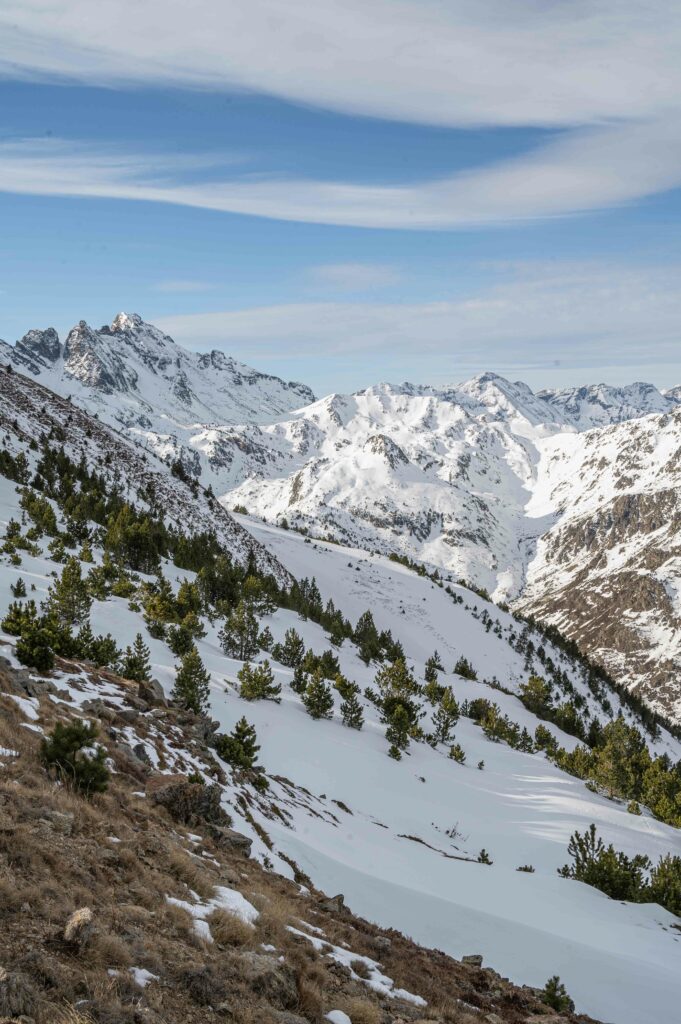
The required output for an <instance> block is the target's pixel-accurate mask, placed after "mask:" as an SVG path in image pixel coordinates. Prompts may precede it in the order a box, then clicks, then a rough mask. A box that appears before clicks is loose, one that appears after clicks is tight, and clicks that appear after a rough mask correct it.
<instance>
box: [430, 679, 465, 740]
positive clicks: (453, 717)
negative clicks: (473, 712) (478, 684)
mask: <svg viewBox="0 0 681 1024" xmlns="http://www.w3.org/2000/svg"><path fill="white" fill-rule="evenodd" d="M458 721H459V705H458V704H457V702H456V698H455V697H454V694H453V693H452V691H451V689H450V688H449V687H448V688H447V689H446V690H445V692H444V694H443V695H442V700H441V701H440V706H439V707H438V709H437V711H436V712H435V714H434V715H433V728H434V733H433V739H434V740H435V742H436V743H449V741H450V739H451V736H452V729H453V728H454V726H455V725H456V723H457V722H458Z"/></svg>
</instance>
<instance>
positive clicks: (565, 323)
mask: <svg viewBox="0 0 681 1024" xmlns="http://www.w3.org/2000/svg"><path fill="white" fill-rule="evenodd" d="M680 284H681V267H680V266H664V267H658V266H641V267H626V266H608V267H605V266H602V265H599V264H595V263H590V262H587V263H574V264H570V263H567V264H563V265H561V264H554V263H547V264H535V263H532V264H525V263H521V264H516V265H511V266H509V267H508V269H507V272H506V273H505V274H504V275H503V276H502V277H501V278H500V279H499V278H498V276H497V282H496V283H495V284H488V285H487V286H484V287H483V286H481V287H479V288H478V289H477V290H475V291H471V292H470V293H469V294H467V295H464V296H462V297H459V298H457V299H456V300H453V299H452V300H447V299H446V300H444V301H441V302H429V303H394V304H386V303H357V302H352V303H341V302H324V303H298V304H289V305H280V306H269V307H259V308H252V309H242V310H233V311H226V312H215V313H203V314H196V315H189V316H173V317H161V318H160V319H158V320H157V322H158V323H159V326H161V327H162V328H163V329H164V330H165V331H167V332H168V333H169V334H171V335H172V336H173V337H175V338H177V340H178V341H180V342H181V343H183V344H185V345H188V346H189V347H191V348H197V349H203V348H207V347H217V348H223V349H225V350H228V351H232V352H233V353H234V354H236V355H240V356H241V357H242V358H245V359H249V358H250V359H253V358H255V357H254V355H253V353H254V352H256V351H257V358H258V359H260V360H261V361H262V360H263V359H267V360H268V361H269V360H270V359H277V360H279V359H283V360H288V359H290V358H291V357H293V356H296V357H302V358H308V359H309V358H310V357H313V356H314V360H315V362H316V363H321V364H322V366H324V365H326V367H327V368H328V366H329V365H330V364H332V363H333V362H334V361H341V362H343V361H350V362H352V364H353V366H354V365H356V366H357V367H358V368H359V369H361V370H363V371H364V372H363V379H364V381H365V383H369V382H370V381H372V379H373V376H374V371H373V370H372V369H371V368H370V367H371V366H372V365H373V362H375V364H376V365H378V366H380V370H379V371H378V372H379V373H380V375H381V377H382V378H385V377H386V376H388V377H389V376H391V375H392V374H394V373H397V374H400V375H402V374H404V373H407V372H411V373H412V374H413V375H414V376H415V377H416V379H418V380H445V379H449V380H454V379H459V378H461V377H463V376H466V375H467V374H468V373H470V372H476V371H477V370H483V369H494V370H497V371H499V372H505V373H509V374H511V375H516V376H518V377H526V378H529V379H530V381H532V380H535V381H536V380H539V382H540V383H550V382H552V381H554V380H556V379H558V377H559V376H560V375H564V374H566V373H567V374H569V375H570V379H571V381H572V382H579V381H582V382H583V381H584V380H592V378H593V376H594V374H595V373H598V374H601V373H602V374H603V375H606V376H608V375H609V376H610V377H611V378H613V379H614V378H617V379H619V380H622V379H626V378H628V377H629V376H631V375H632V374H634V375H636V376H641V375H642V376H644V377H648V376H650V373H651V372H652V368H653V367H654V368H655V372H656V373H657V375H658V376H659V375H660V374H663V373H665V372H669V368H670V367H673V366H676V367H677V368H678V338H679V330H678V325H679V323H680V322H681V288H680V287H679V285H680ZM643 352H644V353H645V359H642V356H641V353H643ZM374 357H376V358H375V360H374ZM372 361H373V362H372ZM642 364H643V365H642ZM320 375H321V376H322V377H324V376H325V374H324V373H321V374H320ZM326 376H327V379H328V375H326ZM355 379H356V376H355ZM400 379H401V377H400ZM658 383H661V384H666V385H670V384H675V383H677V380H676V378H673V379H666V380H664V379H660V380H658Z"/></svg>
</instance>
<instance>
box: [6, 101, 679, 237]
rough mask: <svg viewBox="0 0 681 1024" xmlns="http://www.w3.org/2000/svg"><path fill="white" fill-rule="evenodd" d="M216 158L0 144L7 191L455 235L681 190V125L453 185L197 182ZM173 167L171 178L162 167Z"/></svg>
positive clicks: (598, 138)
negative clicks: (188, 158)
mask: <svg viewBox="0 0 681 1024" xmlns="http://www.w3.org/2000/svg"><path fill="white" fill-rule="evenodd" d="M215 162H216V158H215V156H212V157H211V158H210V159H209V158H205V159H204V158H202V157H200V156H199V157H196V158H194V159H192V160H191V161H189V162H188V161H186V160H184V159H177V158H175V157H173V156H171V155H169V156H167V157H165V156H159V155H154V156H150V155H148V154H139V153H137V154H136V153H127V154H126V153H124V152H121V151H120V150H116V151H107V150H97V149H95V148H93V147H89V146H84V145H83V146H78V145H74V144H70V143H66V142H60V141H59V140H37V141H36V140H25V141H23V142H22V141H19V142H12V143H5V144H3V145H0V191H4V192H14V193H23V194H37V195H55V196H81V197H91V198H94V197H100V198H114V199H128V200H136V201H147V202H160V203H170V204H175V205H182V206H191V207H196V208H200V209H209V210H218V211H223V212H229V213H238V214H247V215H251V216H258V217H268V218H274V219H278V220H288V221H304V222H310V223H317V224H332V225H342V226H355V227H366V228H386V229H390V228H402V229H434V230H439V229H455V228H469V227H479V226H485V225H499V224H511V223H514V222H522V221H526V220H532V219H535V218H545V217H560V216H566V215H570V214H575V213H581V212H586V211H589V210H595V209H602V208H605V207H611V206H616V205H620V204H624V203H627V202H631V201H633V200H635V199H639V198H641V197H644V196H650V195H654V194H655V193H658V192H663V191H666V190H668V189H672V188H675V187H677V186H678V185H679V184H681V118H679V119H677V121H676V122H675V123H674V124H672V123H671V122H670V120H669V119H665V120H664V121H659V122H658V121H655V122H643V123H633V124H628V125H618V126H609V127H604V128H591V129H584V130H582V131H579V132H570V133H567V134H566V135H560V136H558V137H557V138H554V140H553V141H551V142H550V143H548V144H547V145H544V146H542V147H539V148H538V149H535V150H533V151H531V152H528V153H527V154H525V155H523V156H520V157H517V158H514V159H510V160H503V161H499V162H496V163H493V164H489V165H484V166H481V167H478V168H475V169H473V170H469V171H465V172H460V173H457V174H455V175H453V176H451V177H447V178H441V179H435V180H426V181H421V182H415V183H414V182H410V183H405V184H403V185H383V186H381V185H373V184H372V185H365V184H361V183H356V182H344V181H338V182H328V181H318V180H313V179H309V180H305V179H288V178H286V179H282V178H276V177H266V176H262V175H261V176H255V175H253V176H250V177H247V176H244V175H240V176H235V175H234V173H233V170H232V173H231V175H230V177H228V178H227V179H226V180H223V181H216V180H214V175H213V177H212V178H211V180H204V181H196V180H192V181H191V182H187V181H186V180H183V177H184V178H186V170H187V167H188V166H189V167H191V169H192V170H193V171H194V173H193V178H195V177H196V168H197V167H199V168H200V166H201V165H202V163H206V164H208V163H210V164H213V165H214V164H215ZM160 167H162V168H163V173H162V174H161V173H160V171H159V168H160Z"/></svg>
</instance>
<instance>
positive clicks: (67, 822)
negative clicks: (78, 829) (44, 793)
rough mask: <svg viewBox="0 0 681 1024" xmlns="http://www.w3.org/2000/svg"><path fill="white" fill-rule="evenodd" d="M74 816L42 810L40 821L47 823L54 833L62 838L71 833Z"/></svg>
mask: <svg viewBox="0 0 681 1024" xmlns="http://www.w3.org/2000/svg"><path fill="white" fill-rule="evenodd" d="M74 819H75V815H73V814H72V813H71V812H70V811H64V812H62V811H49V810H43V812H42V820H43V821H45V820H46V821H47V822H48V823H49V825H50V827H51V828H52V830H53V831H54V832H58V833H59V834H60V835H62V836H70V835H71V834H72V832H73V822H74Z"/></svg>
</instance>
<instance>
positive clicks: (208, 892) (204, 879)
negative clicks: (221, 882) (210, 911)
mask: <svg viewBox="0 0 681 1024" xmlns="http://www.w3.org/2000/svg"><path fill="white" fill-rule="evenodd" d="M168 868H169V871H170V873H171V874H172V875H174V876H175V878H177V879H178V881H180V882H184V884H185V885H186V886H188V888H190V889H191V890H192V891H193V892H196V893H198V894H199V896H201V897H202V898H203V899H210V897H211V896H212V895H213V890H214V888H215V883H214V881H213V879H212V878H211V877H210V875H209V874H208V872H207V870H206V868H205V867H204V866H203V864H199V863H198V862H197V861H195V860H194V859H193V858H192V857H190V856H189V855H188V854H186V853H185V852H184V850H182V849H180V848H177V847H176V848H175V849H174V850H172V851H171V853H170V856H169V858H168Z"/></svg>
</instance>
